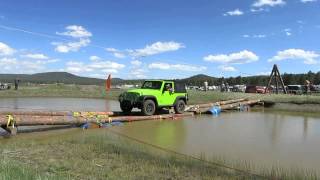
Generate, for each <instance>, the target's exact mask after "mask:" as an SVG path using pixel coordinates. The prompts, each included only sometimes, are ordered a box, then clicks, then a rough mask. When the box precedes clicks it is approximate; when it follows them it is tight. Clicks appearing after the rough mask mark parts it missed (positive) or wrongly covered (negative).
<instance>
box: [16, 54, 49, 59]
mask: <svg viewBox="0 0 320 180" xmlns="http://www.w3.org/2000/svg"><path fill="white" fill-rule="evenodd" d="M21 57H24V58H30V59H40V60H41V59H42V60H46V59H49V57H48V56H46V55H44V54H26V55H21Z"/></svg>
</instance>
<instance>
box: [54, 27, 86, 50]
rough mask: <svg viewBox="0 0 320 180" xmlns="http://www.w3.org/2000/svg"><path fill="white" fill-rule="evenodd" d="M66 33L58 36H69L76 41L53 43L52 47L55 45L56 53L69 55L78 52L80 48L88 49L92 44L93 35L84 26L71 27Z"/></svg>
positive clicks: (67, 28)
mask: <svg viewBox="0 0 320 180" xmlns="http://www.w3.org/2000/svg"><path fill="white" fill-rule="evenodd" d="M66 30H67V31H66V32H62V33H59V32H57V33H56V34H58V35H62V36H69V37H72V38H74V39H75V40H76V41H73V42H53V43H52V45H55V46H56V48H55V51H57V52H60V53H68V52H77V51H79V49H80V48H82V47H86V46H88V45H89V44H90V42H91V40H90V37H91V36H92V33H91V32H89V31H87V30H86V29H85V28H83V27H82V26H77V25H71V26H67V27H66Z"/></svg>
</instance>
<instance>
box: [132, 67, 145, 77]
mask: <svg viewBox="0 0 320 180" xmlns="http://www.w3.org/2000/svg"><path fill="white" fill-rule="evenodd" d="M146 72H147V71H146V70H145V69H142V68H141V69H134V70H132V71H131V73H130V79H131V78H132V77H134V78H136V79H143V78H146V77H147V76H146V75H145V73H146Z"/></svg>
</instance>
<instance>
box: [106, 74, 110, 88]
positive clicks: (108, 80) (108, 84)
mask: <svg viewBox="0 0 320 180" xmlns="http://www.w3.org/2000/svg"><path fill="white" fill-rule="evenodd" d="M110 89H111V74H109V76H108V79H107V80H106V91H110Z"/></svg>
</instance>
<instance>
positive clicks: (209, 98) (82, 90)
mask: <svg viewBox="0 0 320 180" xmlns="http://www.w3.org/2000/svg"><path fill="white" fill-rule="evenodd" d="M123 91H124V90H120V89H118V90H112V91H110V92H108V93H106V92H105V90H104V87H103V86H94V85H55V84H53V85H42V86H40V85H37V86H22V87H20V89H19V90H18V91H15V90H5V91H0V98H7V97H78V98H105V99H112V100H116V99H117V98H118V96H119V94H120V93H121V92H123ZM188 93H189V97H190V101H189V103H190V104H195V103H206V102H215V101H219V100H228V99H236V98H249V99H261V100H265V101H269V102H275V103H294V104H320V96H319V95H308V96H307V95H297V96H295V95H284V94H279V95H276V94H247V93H232V92H230V93H221V92H217V91H208V92H203V91H189V92H188Z"/></svg>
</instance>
